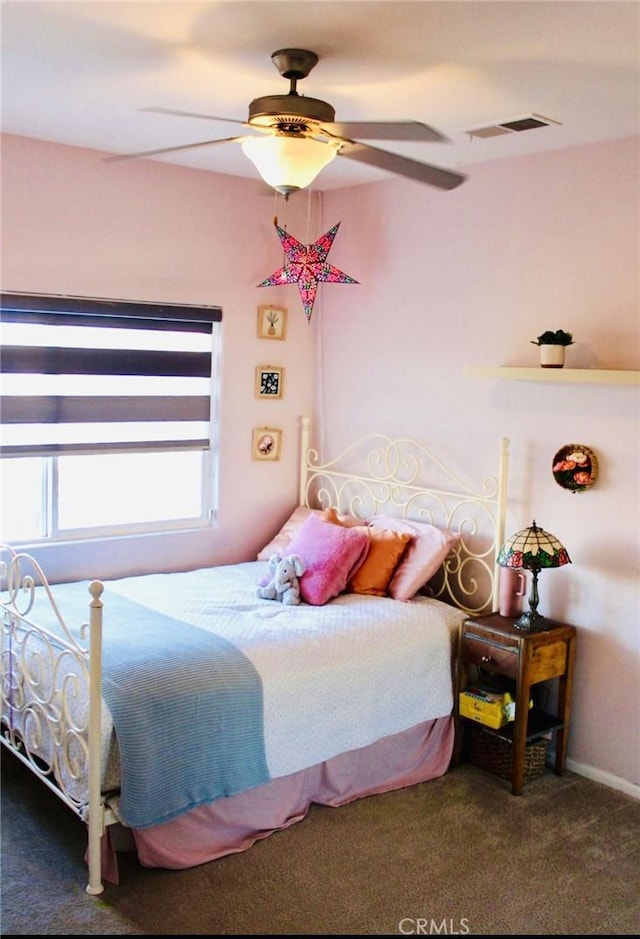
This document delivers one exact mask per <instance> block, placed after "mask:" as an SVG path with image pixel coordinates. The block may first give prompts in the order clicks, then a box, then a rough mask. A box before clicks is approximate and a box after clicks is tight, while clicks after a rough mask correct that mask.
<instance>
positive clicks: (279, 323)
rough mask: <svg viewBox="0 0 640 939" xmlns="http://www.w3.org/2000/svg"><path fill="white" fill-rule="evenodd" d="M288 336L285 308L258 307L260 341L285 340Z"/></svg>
mask: <svg viewBox="0 0 640 939" xmlns="http://www.w3.org/2000/svg"><path fill="white" fill-rule="evenodd" d="M286 334H287V311H286V309H285V308H284V307H283V306H270V305H267V306H260V307H258V339H284V338H285V336H286Z"/></svg>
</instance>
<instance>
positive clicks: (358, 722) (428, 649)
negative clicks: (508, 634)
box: [104, 561, 465, 777]
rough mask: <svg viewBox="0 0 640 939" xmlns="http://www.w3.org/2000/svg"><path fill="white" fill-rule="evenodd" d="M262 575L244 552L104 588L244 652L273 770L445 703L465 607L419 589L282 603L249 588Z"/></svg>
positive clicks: (427, 716) (364, 739)
mask: <svg viewBox="0 0 640 939" xmlns="http://www.w3.org/2000/svg"><path fill="white" fill-rule="evenodd" d="M266 573H267V565H266V562H261V561H253V562H248V563H245V564H235V565H227V566H221V567H216V568H208V569H204V570H198V571H190V572H184V573H179V574H176V573H173V574H150V575H145V576H142V577H130V578H125V579H122V580H118V581H110V582H109V583H108V588H109V590H115V591H117V592H118V593H119V594H121V595H122V596H125V597H128V598H129V599H131V600H135V601H137V602H138V603H142V604H144V605H145V606H147V607H150V608H152V609H155V610H157V611H159V612H161V613H164V614H166V615H168V616H172V617H175V618H176V619H178V620H182V621H184V622H187V623H190V624H192V625H194V626H198V627H200V628H202V629H206V630H210V631H212V632H214V633H216V634H217V635H219V636H222V637H224V638H225V639H228V640H229V641H230V642H232V643H234V645H236V646H237V648H239V649H240V650H241V651H242V652H243V653H244V654H245V655H246V656H247V657H248V658H249V659H250V660H251V662H252V663H253V665H254V666H255V667H256V669H257V670H258V672H259V674H260V676H261V679H262V683H263V692H264V734H265V745H266V754H267V761H268V766H269V771H270V773H271V776H272V777H278V776H285V775H288V774H289V773H294V772H297V771H298V770H301V769H304V768H306V767H309V766H313V765H315V764H317V763H320V762H323V761H324V760H328V759H330V758H331V757H334V756H336V755H337V754H338V753H342V752H345V751H349V750H354V749H358V748H360V747H364V746H367V745H368V744H371V743H373V742H375V741H376V740H379V739H380V738H382V737H385V736H387V735H390V734H395V733H398V732H399V731H403V730H406V729H408V728H409V727H412V726H414V725H416V724H418V723H420V722H422V721H426V720H431V719H433V718H436V717H443V716H445V715H447V714H450V713H451V710H452V707H453V689H452V679H451V655H452V653H451V649H452V638H453V636H455V635H457V632H458V630H459V628H460V625H461V623H462V621H463V620H464V618H465V614H464V613H463V612H461V611H459V610H456V609H455V608H453V607H451V606H449V605H447V604H444V603H441V602H439V601H437V600H431V599H427V598H418V599H415V600H413V601H411V602H409V603H404V602H401V601H398V600H391V599H387V598H382V597H367V596H362V595H355V594H344V595H342V596H340V597H338V598H336V599H335V600H333V601H331V602H330V603H328V604H326V605H325V606H322V607H316V606H309V605H307V604H301V605H300V606H284V605H283V604H281V603H277V602H274V601H269V600H260V599H258V598H257V596H256V588H257V586H258V584H259V582H260V580H261V578H262V577H263V576H264V575H265V574H266ZM104 616H105V623H106V622H107V621H108V616H109V608H108V604H105V609H104ZM185 733H188V728H185Z"/></svg>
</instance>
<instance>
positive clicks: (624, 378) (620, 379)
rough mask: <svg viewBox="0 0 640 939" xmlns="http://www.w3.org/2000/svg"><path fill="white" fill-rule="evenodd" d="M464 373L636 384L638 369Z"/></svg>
mask: <svg viewBox="0 0 640 939" xmlns="http://www.w3.org/2000/svg"><path fill="white" fill-rule="evenodd" d="M464 373H465V375H475V376H477V377H478V378H505V379H508V380H510V381H544V382H564V383H571V382H574V383H578V382H582V383H588V384H591V385H637V384H640V371H634V370H631V369H621V368H542V367H540V366H537V367H535V368H526V367H522V368H521V367H520V366H516V367H510V366H495V367H480V368H476V367H474V366H465V368H464Z"/></svg>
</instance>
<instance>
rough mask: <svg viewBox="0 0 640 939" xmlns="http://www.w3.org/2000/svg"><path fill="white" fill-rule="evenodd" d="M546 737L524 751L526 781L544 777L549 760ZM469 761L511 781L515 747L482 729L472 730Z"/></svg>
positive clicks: (535, 741) (531, 744)
mask: <svg viewBox="0 0 640 939" xmlns="http://www.w3.org/2000/svg"><path fill="white" fill-rule="evenodd" d="M548 744H549V741H548V740H547V739H546V737H541V738H540V739H539V740H531V741H530V742H529V743H527V745H526V747H525V751H524V781H525V782H529V780H531V779H536V778H537V777H538V776H542V774H543V773H544V768H545V764H546V759H547V746H548ZM469 760H470V762H471V763H473V765H474V766H479V767H480V769H484V770H488V771H489V772H490V773H495V775H496V776H500V777H501V778H502V779H511V773H512V771H513V746H512V744H511V743H509V742H508V741H507V740H502V739H501V738H500V737H498V736H496V734H492V733H490V732H488V731H486V730H483V729H482V728H481V727H472V728H471V752H470V754H469Z"/></svg>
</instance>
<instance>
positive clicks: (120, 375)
mask: <svg viewBox="0 0 640 939" xmlns="http://www.w3.org/2000/svg"><path fill="white" fill-rule="evenodd" d="M221 320H222V310H221V309H220V308H219V307H213V306H212V307H195V306H184V305H182V306H174V305H158V304H152V303H132V302H129V301H117V300H97V299H92V298H83V297H58V296H55V297H52V296H44V295H38V294H2V297H1V306H0V381H1V384H2V387H1V389H0V392H1V393H0V426H1V433H2V439H1V441H0V455H1V456H3V457H18V456H19V457H24V456H50V455H56V454H64V453H100V452H103V451H111V452H114V451H125V450H136V451H141V450H183V449H191V450H194V449H198V450H202V449H207V448H208V447H209V446H210V438H211V434H210V420H211V388H212V377H213V376H212V366H213V361H214V356H213V351H214V339H215V335H216V333H215V324H217V323H219V322H221Z"/></svg>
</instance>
